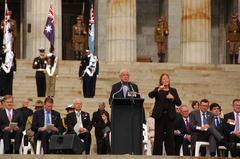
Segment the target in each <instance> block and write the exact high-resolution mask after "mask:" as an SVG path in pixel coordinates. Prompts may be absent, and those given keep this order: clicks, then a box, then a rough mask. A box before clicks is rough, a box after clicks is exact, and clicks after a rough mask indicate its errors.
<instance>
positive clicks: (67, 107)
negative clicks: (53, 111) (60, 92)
mask: <svg viewBox="0 0 240 159" xmlns="http://www.w3.org/2000/svg"><path fill="white" fill-rule="evenodd" d="M69 109H74V107H73V104H69V105H67V106H66V108H65V110H66V111H68V110H69Z"/></svg>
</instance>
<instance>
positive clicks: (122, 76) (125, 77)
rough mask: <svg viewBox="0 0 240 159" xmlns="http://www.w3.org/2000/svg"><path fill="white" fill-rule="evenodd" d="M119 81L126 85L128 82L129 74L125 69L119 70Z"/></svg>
mask: <svg viewBox="0 0 240 159" xmlns="http://www.w3.org/2000/svg"><path fill="white" fill-rule="evenodd" d="M119 77H120V80H121V81H122V82H124V83H127V82H128V81H129V72H128V70H127V69H121V70H120V72H119Z"/></svg>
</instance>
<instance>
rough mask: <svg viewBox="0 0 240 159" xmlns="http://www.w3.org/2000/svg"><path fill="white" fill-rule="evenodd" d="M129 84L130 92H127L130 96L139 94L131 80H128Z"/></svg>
mask: <svg viewBox="0 0 240 159" xmlns="http://www.w3.org/2000/svg"><path fill="white" fill-rule="evenodd" d="M129 86H130V89H131V90H130V92H129V93H130V94H131V96H133V97H136V96H137V95H139V93H138V92H136V91H135V90H134V88H133V86H132V83H131V82H129Z"/></svg>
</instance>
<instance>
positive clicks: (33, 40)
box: [25, 0, 62, 59]
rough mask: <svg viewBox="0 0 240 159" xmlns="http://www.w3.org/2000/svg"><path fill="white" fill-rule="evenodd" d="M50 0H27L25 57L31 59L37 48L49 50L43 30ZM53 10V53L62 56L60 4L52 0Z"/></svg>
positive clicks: (36, 52) (36, 53) (35, 54)
mask: <svg viewBox="0 0 240 159" xmlns="http://www.w3.org/2000/svg"><path fill="white" fill-rule="evenodd" d="M50 2H51V1H50V0H41V1H35V0H28V1H25V5H26V6H27V7H26V14H25V15H26V26H25V27H26V28H27V29H26V58H28V59H32V58H33V57H35V56H37V55H38V49H39V48H40V47H44V48H45V49H46V52H48V51H49V48H50V43H49V41H48V40H47V38H46V37H45V36H44V34H43V31H44V27H45V24H46V21H47V16H48V11H49V7H50ZM52 5H53V8H54V12H55V53H56V54H57V56H58V57H59V58H60V59H61V58H62V40H61V39H62V4H61V1H52Z"/></svg>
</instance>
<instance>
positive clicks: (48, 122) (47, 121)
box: [46, 112, 51, 125]
mask: <svg viewBox="0 0 240 159" xmlns="http://www.w3.org/2000/svg"><path fill="white" fill-rule="evenodd" d="M46 115H47V116H46V125H49V124H51V123H50V117H49V115H50V112H47V113H46Z"/></svg>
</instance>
